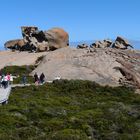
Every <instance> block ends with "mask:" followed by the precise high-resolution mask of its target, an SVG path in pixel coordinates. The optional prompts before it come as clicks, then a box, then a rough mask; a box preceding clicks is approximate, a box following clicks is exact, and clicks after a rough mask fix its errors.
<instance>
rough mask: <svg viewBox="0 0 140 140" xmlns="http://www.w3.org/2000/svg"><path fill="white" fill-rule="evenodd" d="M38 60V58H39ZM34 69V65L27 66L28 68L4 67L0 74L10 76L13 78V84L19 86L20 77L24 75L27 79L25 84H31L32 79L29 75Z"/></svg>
mask: <svg viewBox="0 0 140 140" xmlns="http://www.w3.org/2000/svg"><path fill="white" fill-rule="evenodd" d="M39 59H40V58H39ZM34 69H35V66H34V65H28V66H6V67H4V68H3V69H2V70H1V72H2V73H3V74H7V73H9V74H12V75H13V76H15V78H14V81H13V84H21V83H22V77H23V75H25V76H26V77H27V83H33V81H34V80H33V77H32V76H30V75H29V74H30V73H31V72H32V71H33V70H34Z"/></svg>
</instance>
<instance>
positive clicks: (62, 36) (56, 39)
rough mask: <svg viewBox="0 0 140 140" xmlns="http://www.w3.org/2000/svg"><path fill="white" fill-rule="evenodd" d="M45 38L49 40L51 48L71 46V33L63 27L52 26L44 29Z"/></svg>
mask: <svg viewBox="0 0 140 140" xmlns="http://www.w3.org/2000/svg"><path fill="white" fill-rule="evenodd" d="M44 35H45V39H46V40H47V41H48V46H49V50H56V49H59V48H65V47H68V46H69V35H68V33H67V32H65V31H64V30H63V29H61V28H52V29H50V30H48V31H44Z"/></svg>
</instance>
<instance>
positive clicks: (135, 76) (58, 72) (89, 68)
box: [32, 47, 140, 88]
mask: <svg viewBox="0 0 140 140" xmlns="http://www.w3.org/2000/svg"><path fill="white" fill-rule="evenodd" d="M90 49H94V50H93V51H87V49H76V48H75V49H74V48H62V49H59V50H56V51H54V52H49V54H47V56H46V57H45V58H44V60H43V61H42V63H40V64H39V66H38V67H37V68H36V69H35V71H33V73H32V74H34V72H38V74H40V73H41V72H43V73H44V74H45V75H46V77H47V80H48V81H51V80H54V79H55V77H57V76H59V77H61V79H81V80H91V81H95V82H97V83H99V84H102V85H110V86H118V85H125V86H129V87H130V86H131V87H132V86H133V87H136V88H140V61H139V60H140V52H135V51H131V50H121V49H113V48H110V47H109V48H102V49H101V48H90Z"/></svg>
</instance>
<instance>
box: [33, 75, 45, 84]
mask: <svg viewBox="0 0 140 140" xmlns="http://www.w3.org/2000/svg"><path fill="white" fill-rule="evenodd" d="M34 82H35V84H36V85H38V84H44V82H45V75H44V73H41V75H40V76H38V74H37V73H35V74H34Z"/></svg>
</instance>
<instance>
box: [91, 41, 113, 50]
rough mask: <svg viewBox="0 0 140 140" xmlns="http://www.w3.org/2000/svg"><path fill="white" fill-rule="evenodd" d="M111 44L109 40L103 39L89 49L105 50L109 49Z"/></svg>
mask: <svg viewBox="0 0 140 140" xmlns="http://www.w3.org/2000/svg"><path fill="white" fill-rule="evenodd" d="M111 44H112V41H111V40H109V39H105V40H103V41H96V42H95V43H93V44H91V45H90V47H91V48H107V47H110V46H111Z"/></svg>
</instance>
